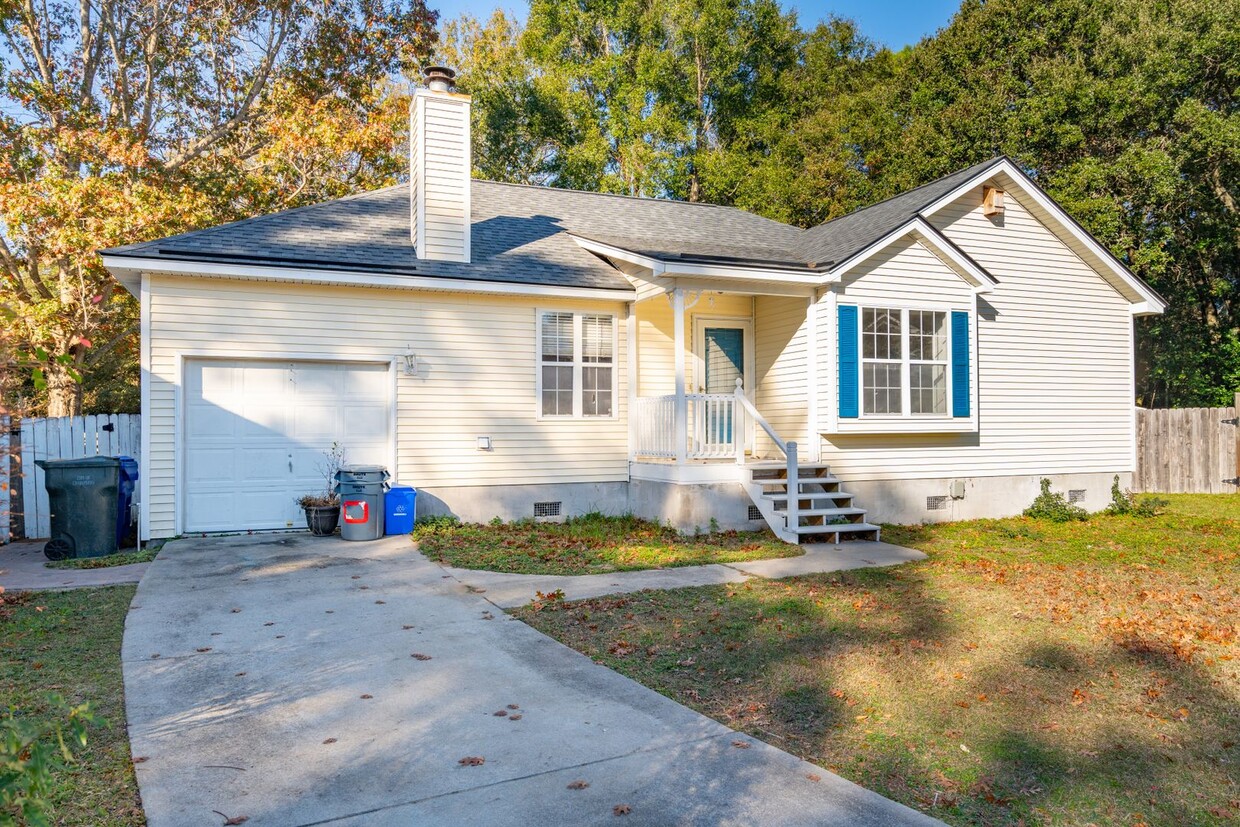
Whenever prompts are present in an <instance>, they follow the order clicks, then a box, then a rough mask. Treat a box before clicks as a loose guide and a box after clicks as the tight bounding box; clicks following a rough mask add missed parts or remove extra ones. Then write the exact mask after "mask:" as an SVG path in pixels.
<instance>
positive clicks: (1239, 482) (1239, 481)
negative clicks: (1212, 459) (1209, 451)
mask: <svg viewBox="0 0 1240 827" xmlns="http://www.w3.org/2000/svg"><path fill="white" fill-rule="evenodd" d="M1234 401H1235V406H1236V424H1235V426H1234V427H1235V429H1236V432H1235V437H1234V438H1235V440H1236V467H1235V469H1234V470H1235V472H1236V491H1237V492H1240V391H1236V398H1235V400H1234Z"/></svg>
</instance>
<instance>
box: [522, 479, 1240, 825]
mask: <svg viewBox="0 0 1240 827" xmlns="http://www.w3.org/2000/svg"><path fill="white" fill-rule="evenodd" d="M884 539H886V540H889V541H891V542H895V543H903V544H906V545H910V546H915V547H917V548H920V549H922V550H924V551H925V552H926V553H927V554H928V555H929V559H927V560H925V561H923V562H920V563H916V564H910V565H906V566H902V567H898V568H894V569H872V570H859V571H855V572H848V573H840V574H827V575H816V576H810V577H800V578H794V579H790V580H783V581H750V582H747V583H743V584H734V585H726V586H713V587H704V588H695V589H681V590H677V591H671V592H643V593H639V594H635V595H626V596H624V597H619V598H603V599H597V600H589V601H581V602H577V603H570V604H566V605H557V604H554V603H552V604H547V605H543V606H541V607H539V608H538V609H535V608H534V607H527V608H524V609H521V610H518V611H516V612H515V614H516V615H517V616H518V617H520V618H522V619H523V620H526V621H527V622H529V623H531V624H532V625H534V626H535V627H537V628H539V629H541V630H543V631H545V632H547V633H549V634H551V635H553V636H555V637H557V638H558V639H560V640H562V641H564V642H565V643H567V644H568V645H570V646H573V647H574V648H576V649H578V650H580V651H582V652H584V653H585V654H587V655H589V656H590V657H592V658H595V659H597V660H599V661H601V662H603V663H606V664H607V665H609V666H611V667H613V668H615V669H617V670H619V671H621V672H623V673H624V674H626V675H629V676H631V677H633V678H635V679H636V680H638V681H641V682H642V683H645V684H646V685H647V686H650V687H652V688H654V689H656V690H658V691H660V692H662V693H664V694H666V695H668V696H669V697H672V698H674V699H676V700H678V701H680V702H682V703H685V704H688V705H689V706H692V707H694V708H696V709H698V710H700V711H702V712H704V713H705V714H707V715H711V716H712V717H715V718H717V719H718V720H720V721H723V722H724V723H726V724H728V725H730V726H733V727H735V728H737V729H739V730H744V731H747V732H749V733H751V734H752V735H754V736H755V737H758V738H761V739H763V740H766V741H768V742H769V743H772V744H774V745H776V746H778V747H781V748H783V749H786V750H789V751H791V752H793V753H794V754H797V755H801V756H804V757H806V758H807V759H808V760H811V761H813V762H815V763H818V764H819V765H821V766H823V767H826V768H828V769H830V770H832V771H834V772H837V773H839V774H840V775H843V776H844V777H846V778H849V779H851V780H853V781H856V782H857V783H859V784H862V785H863V786H866V787H869V788H871V789H874V790H876V791H878V792H880V793H882V794H883V795H886V796H889V797H891V798H893V799H896V800H898V801H901V802H903V803H905V804H907V805H909V806H911V807H914V808H917V809H920V810H922V811H924V812H927V813H929V814H931V815H934V816H936V817H938V818H941V819H943V820H945V821H947V822H949V823H952V824H1013V825H1014V824H1021V823H1024V824H1091V823H1092V824H1098V825H1131V824H1177V825H1180V824H1194V825H1213V824H1218V825H1222V824H1234V823H1236V820H1237V818H1240V771H1238V768H1240V748H1238V747H1237V742H1238V741H1240V648H1238V644H1237V631H1238V629H1237V624H1238V619H1240V592H1238V590H1237V586H1236V584H1237V582H1240V579H1238V578H1240V497H1236V496H1177V497H1172V498H1171V505H1170V507H1169V509H1168V511H1167V513H1166V514H1164V515H1162V516H1159V517H1155V518H1150V519H1140V518H1128V517H1102V516H1095V517H1092V518H1091V519H1090V521H1089V522H1085V523H1063V524H1057V523H1051V522H1046V521H1039V520H1031V519H1026V518H1016V519H1008V520H982V521H974V522H967V523H956V524H945V525H935V526H916V527H897V526H889V527H887V528H885V529H884Z"/></svg>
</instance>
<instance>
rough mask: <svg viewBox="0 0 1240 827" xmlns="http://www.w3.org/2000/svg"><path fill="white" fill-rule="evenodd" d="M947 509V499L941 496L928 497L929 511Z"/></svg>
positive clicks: (927, 506)
mask: <svg viewBox="0 0 1240 827" xmlns="http://www.w3.org/2000/svg"><path fill="white" fill-rule="evenodd" d="M945 508H947V497H946V496H945V495H942V494H940V495H939V496H936V497H926V510H927V511H942V510H943V509H945Z"/></svg>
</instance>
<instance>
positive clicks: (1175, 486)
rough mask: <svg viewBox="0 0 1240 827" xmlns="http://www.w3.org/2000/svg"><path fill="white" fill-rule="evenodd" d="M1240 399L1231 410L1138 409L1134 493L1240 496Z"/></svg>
mask: <svg viewBox="0 0 1240 827" xmlns="http://www.w3.org/2000/svg"><path fill="white" fill-rule="evenodd" d="M1237 409H1240V394H1236V405H1235V406H1234V407H1231V408H1169V409H1158V410H1152V411H1147V410H1145V409H1143V408H1138V409H1137V472H1136V474H1134V475H1133V481H1132V487H1133V490H1134V491H1149V492H1158V493H1165V494H1180V493H1184V494H1233V493H1237V492H1240V480H1238V478H1240V467H1237V458H1238V456H1240V452H1238V451H1237V446H1238V445H1240V425H1237V422H1236V413H1237Z"/></svg>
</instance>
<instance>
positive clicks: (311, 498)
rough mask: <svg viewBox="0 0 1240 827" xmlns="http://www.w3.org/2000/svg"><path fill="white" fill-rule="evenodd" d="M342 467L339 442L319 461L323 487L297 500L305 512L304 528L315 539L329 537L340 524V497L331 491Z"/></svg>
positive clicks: (342, 454) (341, 449)
mask: <svg viewBox="0 0 1240 827" xmlns="http://www.w3.org/2000/svg"><path fill="white" fill-rule="evenodd" d="M342 465H344V448H343V447H342V446H341V445H340V443H339V442H333V443H332V447H331V448H329V449H328V450H326V451H324V452H323V459H322V460H320V461H319V472H320V473H322V475H323V481H324V487H323V490H322V491H319V492H317V493H314V494H304V495H302V496H301V497H299V498H298V499H297V504H298V505H299V506H301V509H302V510H303V511H305V512H306V528H308V529H310V533H311V534H313V535H314V536H315V537H330V536H331V535H332V534H335V533H336V526H337V525H339V523H340V496H339V495H338V494H337V493H336V492H335V491H334V490H333V488H334V487H335V480H336V472H337V471H339V470H340V467H341V466H342Z"/></svg>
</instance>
